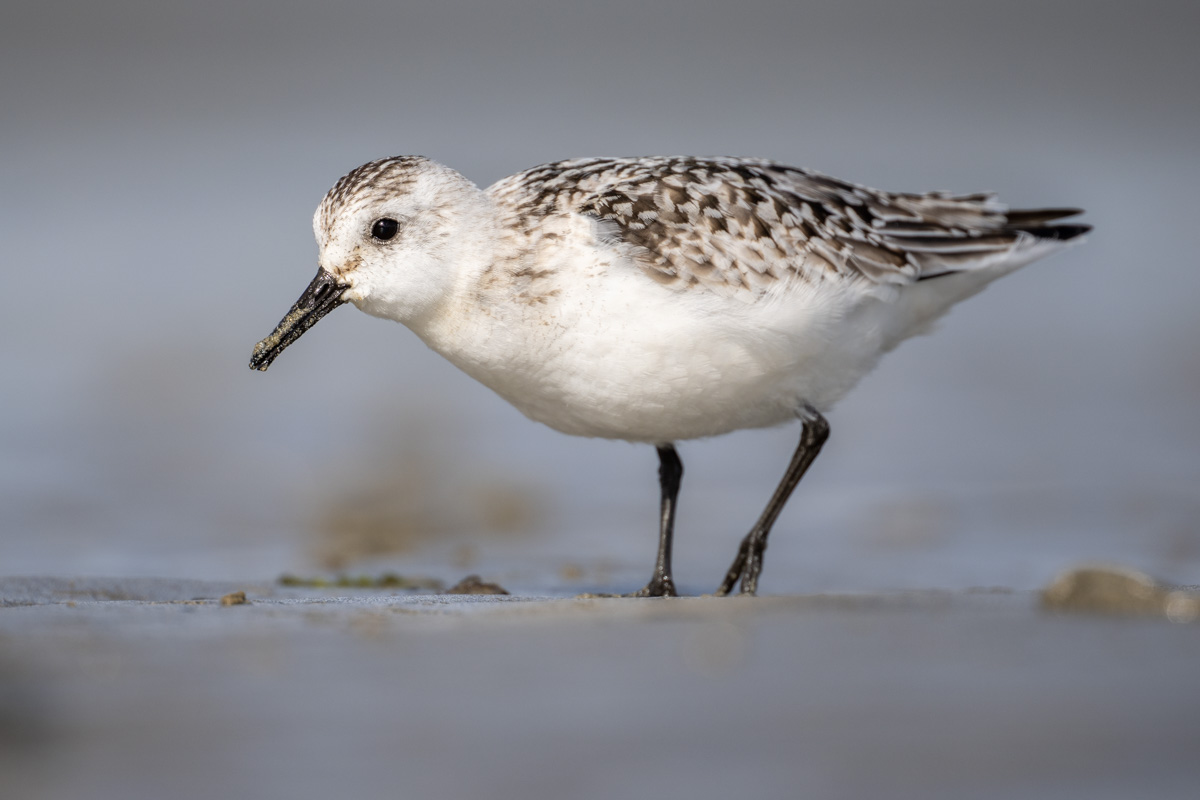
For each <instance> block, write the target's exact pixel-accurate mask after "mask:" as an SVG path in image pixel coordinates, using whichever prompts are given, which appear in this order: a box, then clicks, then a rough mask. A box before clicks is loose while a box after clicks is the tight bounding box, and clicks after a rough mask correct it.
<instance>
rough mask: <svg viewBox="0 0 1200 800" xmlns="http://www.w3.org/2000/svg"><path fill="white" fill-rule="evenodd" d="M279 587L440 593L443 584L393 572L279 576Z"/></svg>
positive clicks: (429, 579)
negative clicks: (323, 575)
mask: <svg viewBox="0 0 1200 800" xmlns="http://www.w3.org/2000/svg"><path fill="white" fill-rule="evenodd" d="M279 585H280V586H292V587H298V588H303V589H405V590H408V591H420V590H425V591H434V592H440V591H441V590H442V589H443V588H444V584H443V583H442V582H441V581H439V580H438V579H437V578H428V577H425V576H421V575H418V576H411V577H410V576H406V575H400V574H397V573H395V572H385V573H383V574H382V575H380V576H379V577H372V576H370V575H338V576H337V577H336V578H333V579H330V578H323V577H320V576H318V577H313V578H302V577H299V576H297V575H292V574H290V573H284V574H283V575H280V576H279Z"/></svg>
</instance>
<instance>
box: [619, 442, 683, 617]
mask: <svg viewBox="0 0 1200 800" xmlns="http://www.w3.org/2000/svg"><path fill="white" fill-rule="evenodd" d="M682 478H683V462H682V461H680V460H679V454H678V453H676V452H675V446H674V445H671V444H660V445H659V446H658V483H659V485H660V486H661V487H662V508H661V512H660V514H659V520H658V559H657V560H656V561H655V562H654V577H652V578H651V579H650V582H649V583H648V584H646V586H645V588H643V589H640V590H638V591H636V592H634V593H633V595H631V596H632V597H676V596H677V595H676V593H675V581H674V580H673V579H672V578H671V537H672V536H673V534H674V532H675V498H676V497H678V495H679V482H680V480H681V479H682Z"/></svg>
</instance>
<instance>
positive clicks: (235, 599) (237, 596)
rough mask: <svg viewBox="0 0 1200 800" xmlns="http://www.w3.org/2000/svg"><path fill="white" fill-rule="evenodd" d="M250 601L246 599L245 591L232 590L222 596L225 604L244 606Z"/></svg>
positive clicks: (222, 601)
mask: <svg viewBox="0 0 1200 800" xmlns="http://www.w3.org/2000/svg"><path fill="white" fill-rule="evenodd" d="M248 602H250V601H249V600H247V599H246V593H245V592H230V593H229V594H227V595H225V596H224V597H222V598H221V605H223V606H244V605H246V604H247V603H248Z"/></svg>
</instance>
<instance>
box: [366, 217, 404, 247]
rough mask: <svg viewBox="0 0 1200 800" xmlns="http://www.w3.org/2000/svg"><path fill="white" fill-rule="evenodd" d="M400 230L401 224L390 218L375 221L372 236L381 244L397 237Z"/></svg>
mask: <svg viewBox="0 0 1200 800" xmlns="http://www.w3.org/2000/svg"><path fill="white" fill-rule="evenodd" d="M398 230H400V223H399V222H396V220H394V219H392V218H390V217H384V218H383V219H377V220H375V224H374V225H372V226H371V235H372V236H374V237H375V238H376V239H378V240H379V241H381V242H386V241H387V240H388V239H391V238H392V237H393V236H395V235H396V231H398Z"/></svg>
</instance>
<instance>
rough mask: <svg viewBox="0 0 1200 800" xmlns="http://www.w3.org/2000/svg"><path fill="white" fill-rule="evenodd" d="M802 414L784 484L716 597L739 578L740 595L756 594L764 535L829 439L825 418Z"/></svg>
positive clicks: (743, 545)
mask: <svg viewBox="0 0 1200 800" xmlns="http://www.w3.org/2000/svg"><path fill="white" fill-rule="evenodd" d="M804 412H805V413H804V428H803V429H802V430H801V431H800V444H799V445H797V446H796V452H795V454H794V455H793V456H792V463H790V464H788V468H787V472H785V473H783V480H781V481H780V482H779V486H778V487H777V488H776V489H775V494H773V495H771V500H770V502H768V503H767V507H766V508H765V509H763V513H762V516H761V517H759V518H758V522H756V523H754V527H753V528H751V529H750V532H749V533H747V534H746V537H745V538H744V539H742V543H741V545H740V546H739V547H738V552H737V557H736V558H734V559H733V564H732V565H731V566H730V567H729V571H728V572H727V573H725V580H723V581H721V586H720V588H719V589H717V594H718V595H727V594H729V593H730V592H731V591H733V587H734V585H735V584H737V582H738V579H739V578H740V579H741V581H742V590H741V593H742V594H750V595H752V594H754V593H755V592H756V591H758V576H759V574H760V573H761V572H762V559H763V552H764V551H765V550H766V549H767V534H769V533H770V532H771V526H772V525H774V524H775V519H776V517H778V516H779V512H780V511H783V507H784V505H785V504H786V503H787V501H788V498H789V497H791V495H792V490H793V489H795V488H796V484H798V483H799V482H800V479H801V478H802V477H804V472H805V470H807V469H808V467H809V465H810V464H812V462H813V460H814V459H815V458H816V457H817V453H819V452H821V445H823V444H825V440H826V439H828V438H829V423H828V422H826V421H825V418H824V417H822V416H821V414H820V413H819V412H818V411H817V410H816V409H815V408H812V407H811V406H805V409H804Z"/></svg>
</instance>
